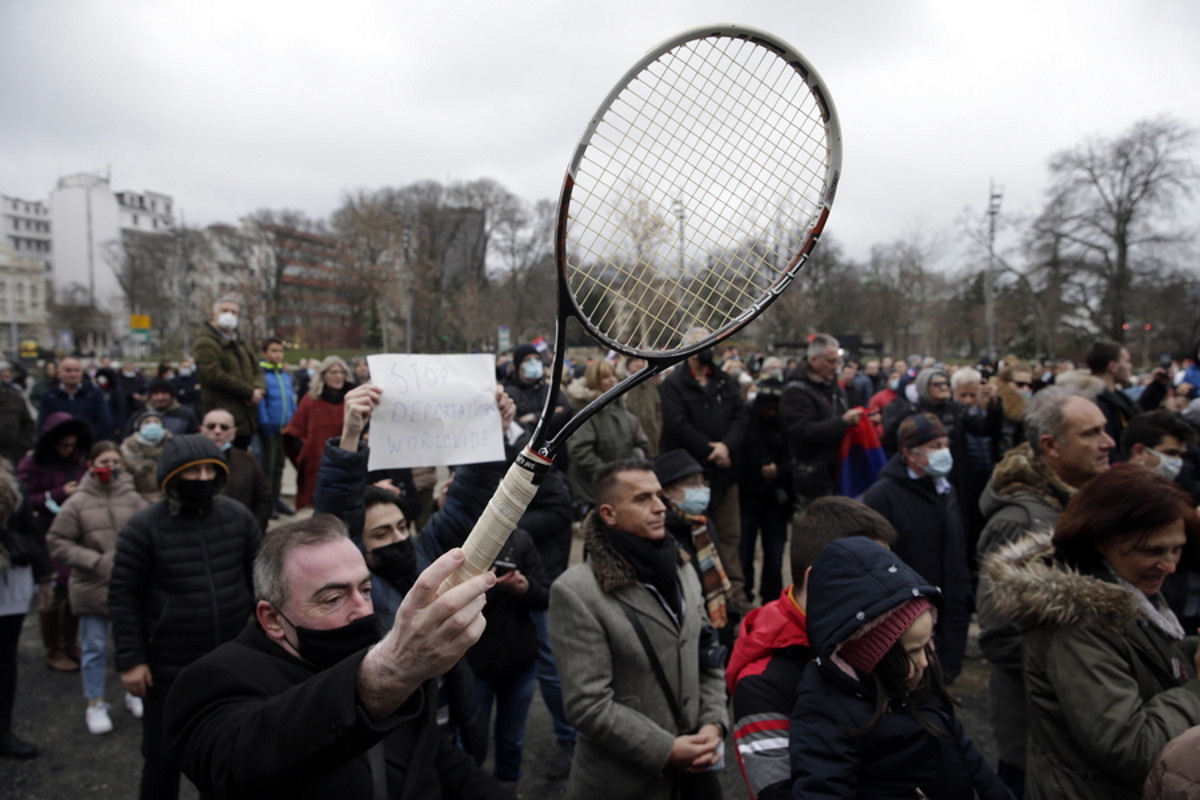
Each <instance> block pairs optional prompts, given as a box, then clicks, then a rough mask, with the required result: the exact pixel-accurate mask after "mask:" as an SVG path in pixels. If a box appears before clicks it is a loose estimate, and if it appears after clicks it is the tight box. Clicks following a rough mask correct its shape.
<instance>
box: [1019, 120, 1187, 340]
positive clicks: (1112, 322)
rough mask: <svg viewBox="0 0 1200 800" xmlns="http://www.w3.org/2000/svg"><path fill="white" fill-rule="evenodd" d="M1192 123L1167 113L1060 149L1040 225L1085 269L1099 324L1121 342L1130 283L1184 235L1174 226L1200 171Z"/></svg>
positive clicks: (1040, 232)
mask: <svg viewBox="0 0 1200 800" xmlns="http://www.w3.org/2000/svg"><path fill="white" fill-rule="evenodd" d="M1195 138H1196V132H1195V131H1194V130H1193V129H1190V128H1187V127H1185V126H1184V125H1183V124H1182V123H1180V122H1178V121H1176V120H1172V119H1169V118H1166V117H1163V118H1159V119H1156V120H1145V121H1142V122H1138V123H1136V124H1135V125H1134V126H1133V127H1132V128H1131V129H1130V130H1129V131H1127V132H1126V133H1124V134H1122V135H1121V136H1119V137H1117V138H1115V139H1092V140H1088V141H1086V142H1084V143H1083V144H1081V145H1079V146H1078V147H1075V148H1073V149H1070V150H1065V151H1063V152H1061V153H1058V154H1057V155H1055V156H1054V157H1053V158H1052V159H1051V161H1050V174H1051V186H1050V192H1049V199H1048V201H1047V203H1046V207H1045V210H1044V211H1043V212H1042V214H1041V216H1040V218H1039V219H1038V220H1037V223H1036V231H1037V234H1038V236H1039V238H1040V239H1043V240H1047V239H1048V240H1051V241H1052V247H1053V248H1054V250H1055V251H1056V252H1057V253H1058V254H1059V255H1060V257H1063V258H1067V259H1071V260H1074V261H1075V262H1076V263H1078V264H1080V265H1081V266H1082V267H1083V272H1082V273H1081V277H1083V276H1086V278H1087V281H1086V286H1081V287H1080V288H1083V290H1084V291H1086V292H1088V294H1089V295H1090V296H1089V297H1087V298H1086V300H1087V301H1088V302H1085V303H1084V304H1082V307H1083V308H1090V309H1093V312H1094V313H1093V320H1094V322H1095V323H1096V326H1097V328H1098V329H1099V330H1101V331H1103V332H1104V334H1105V335H1107V336H1109V337H1111V338H1112V339H1115V340H1117V341H1124V338H1125V328H1124V327H1123V326H1124V324H1125V323H1126V322H1127V321H1128V302H1129V296H1130V289H1131V288H1132V286H1133V284H1134V278H1135V276H1136V275H1139V274H1141V273H1142V272H1144V271H1145V270H1147V269H1148V268H1149V267H1150V265H1151V264H1152V262H1153V260H1154V253H1155V251H1156V250H1158V249H1161V248H1163V247H1165V246H1169V245H1176V244H1179V243H1180V242H1181V241H1184V240H1185V239H1186V238H1187V233H1186V232H1184V231H1182V230H1180V229H1172V228H1171V224H1172V223H1173V222H1174V220H1175V217H1176V215H1177V213H1178V211H1179V208H1180V204H1181V201H1182V200H1184V199H1186V198H1189V197H1191V193H1192V190H1193V188H1194V186H1195V183H1196V180H1197V177H1198V175H1200V173H1198V172H1197V168H1196V164H1195V162H1193V161H1192V160H1191V159H1190V158H1188V157H1187V156H1186V153H1187V151H1188V150H1189V149H1190V148H1191V146H1192V144H1193V143H1194V141H1195Z"/></svg>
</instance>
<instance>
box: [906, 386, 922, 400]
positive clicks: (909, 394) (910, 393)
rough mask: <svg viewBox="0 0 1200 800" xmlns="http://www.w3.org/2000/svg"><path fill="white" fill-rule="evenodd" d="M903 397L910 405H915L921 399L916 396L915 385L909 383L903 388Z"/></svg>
mask: <svg viewBox="0 0 1200 800" xmlns="http://www.w3.org/2000/svg"><path fill="white" fill-rule="evenodd" d="M904 397H905V399H906V400H908V402H910V403H916V402H917V401H918V400H920V399H921V396H920V395H918V394H917V385H916V384H915V383H910V384H909V385H908V386H905V387H904Z"/></svg>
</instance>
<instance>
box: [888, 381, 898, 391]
mask: <svg viewBox="0 0 1200 800" xmlns="http://www.w3.org/2000/svg"><path fill="white" fill-rule="evenodd" d="M888 388H889V389H891V390H892V391H893V392H894V391H896V390H897V389H899V388H900V379H899V378H893V379H892V380H890V381H888Z"/></svg>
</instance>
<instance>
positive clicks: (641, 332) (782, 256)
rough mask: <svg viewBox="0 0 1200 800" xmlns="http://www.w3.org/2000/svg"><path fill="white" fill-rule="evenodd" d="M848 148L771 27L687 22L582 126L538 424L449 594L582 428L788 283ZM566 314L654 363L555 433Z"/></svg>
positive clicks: (801, 65)
mask: <svg viewBox="0 0 1200 800" xmlns="http://www.w3.org/2000/svg"><path fill="white" fill-rule="evenodd" d="M841 155H842V137H841V131H840V127H839V124H838V118H837V114H836V112H835V110H834V107H833V102H832V100H831V99H830V96H829V92H828V90H826V88H825V85H824V83H823V82H822V81H821V79H820V77H819V76H818V75H817V72H816V70H814V69H813V68H812V66H811V65H810V64H809V63H808V61H807V60H805V58H804V57H803V56H801V55H800V54H799V53H798V52H796V51H795V50H794V49H793V48H792V47H791V46H789V45H788V44H787V43H785V42H783V41H781V40H780V39H777V38H776V37H774V36H772V35H771V34H768V33H765V32H763V31H759V30H755V29H753V28H748V27H744V26H741V25H721V26H713V27H706V28H697V29H694V30H690V31H686V32H684V33H681V34H679V35H677V36H675V37H673V38H671V39H668V40H667V41H665V42H663V43H661V44H660V45H658V46H657V47H655V48H654V49H653V50H651V51H650V52H649V53H647V54H646V55H645V56H644V57H643V58H642V59H641V60H640V61H639V62H638V63H637V64H635V65H634V66H633V68H632V69H630V70H629V71H628V72H627V73H626V74H625V76H624V77H623V78H621V80H620V81H619V82H618V83H617V85H616V86H615V87H614V88H613V90H612V91H611V92H610V93H609V95H608V97H606V98H605V99H604V102H603V103H601V104H600V108H599V110H597V112H596V113H595V115H594V116H593V118H592V121H591V122H590V123H589V124H588V126H587V128H586V129H585V130H584V133H583V136H582V138H581V139H580V140H579V144H578V146H577V147H576V149H575V154H574V157H573V158H572V159H571V164H570V166H569V167H568V169H567V174H566V178H565V179H564V181H563V188H562V194H561V196H560V198H559V202H558V223H557V228H556V236H555V257H556V262H557V267H558V317H557V322H556V328H555V351H554V361H553V366H552V368H551V371H550V380H549V385H548V389H549V390H548V392H547V397H546V403H545V406H544V408H543V411H542V415H541V419H540V422H539V423H538V425H537V428H536V429H535V430H534V433H533V435H532V437H531V440H530V442H529V445H528V447H527V448H526V449H525V450H524V451H523V452H522V453H521V455H519V456H518V457H517V459H516V461H515V462H514V463H513V465H512V467H511V468H510V469H509V471H508V473H507V474H506V475H505V477H504V479H503V480H502V481H501V483H500V486H499V487H498V488H497V490H496V493H495V494H494V495H493V497H492V499H491V500H490V501H489V503H488V505H487V507H486V509H485V511H484V513H483V514H482V515H481V517H480V519H479V521H478V523H477V524H476V525H475V528H474V529H473V530H472V531H471V534H470V536H469V537H468V538H467V540H466V542H465V543H464V545H463V549H464V550H465V553H466V562H465V563H464V564H463V565H462V566H461V567H460V568H459V569H458V571H457V572H455V573H454V575H452V576H451V577H450V578H448V579H447V580H446V583H445V584H443V586H442V589H443V590H445V589H447V588H449V587H451V586H454V585H456V584H458V583H461V582H462V581H464V580H467V579H468V578H470V577H472V576H474V575H478V574H480V573H482V572H484V571H485V570H487V569H488V568H489V566H490V565H491V564H492V562H493V560H494V559H495V558H496V556H497V554H498V553H499V552H500V550H501V548H502V547H503V546H504V543H505V542H506V541H507V539H508V536H509V534H510V533H511V532H512V530H513V528H515V527H516V525H517V521H518V520H519V519H520V518H521V516H522V515H523V514H524V513H525V509H526V507H528V505H529V503H530V501H531V500H532V499H533V496H534V494H535V493H536V492H537V487H538V484H539V483H540V482H541V478H542V477H543V476H544V475H545V473H546V471H547V470H549V469H550V466H551V464H552V462H553V460H554V457H555V455H556V453H557V452H558V451H559V449H560V448H561V447H562V446H563V443H564V442H565V441H566V440H567V438H568V437H570V436H571V434H572V433H573V432H574V431H575V430H577V429H578V428H579V426H580V425H582V424H583V423H584V422H585V421H587V420H588V419H589V418H590V417H591V416H592V415H593V414H595V413H596V412H597V411H599V410H600V409H601V408H603V407H604V406H606V405H608V404H609V403H611V402H612V401H613V400H615V399H617V398H618V397H620V396H621V395H622V394H624V393H625V392H627V391H629V390H630V389H632V388H633V387H634V386H636V385H638V384H639V383H641V382H643V381H646V380H649V379H650V378H652V377H653V376H655V375H657V374H659V373H661V372H662V371H663V370H665V369H667V368H668V367H670V366H671V365H673V364H676V363H678V362H680V361H682V360H683V359H685V358H687V357H688V356H690V355H692V354H694V353H697V352H699V351H701V350H703V349H705V348H708V347H711V346H713V345H714V344H716V343H717V342H720V341H721V340H723V339H725V338H727V337H728V336H731V335H732V334H733V333H735V332H736V331H738V330H740V329H741V328H742V327H744V326H745V325H746V324H747V323H749V322H750V321H751V320H753V319H754V318H755V317H757V316H758V315H759V314H761V313H762V312H763V310H764V309H765V308H766V307H767V306H769V305H770V304H771V302H772V301H774V300H775V298H777V297H778V296H779V294H780V293H781V292H782V291H783V290H784V289H785V288H787V286H788V285H789V284H790V283H791V282H792V279H793V278H794V277H795V275H796V273H797V271H799V269H800V268H801V267H802V266H803V264H804V262H805V260H806V259H807V258H808V255H809V253H811V252H812V249H813V247H814V246H815V245H816V243H817V239H818V238H819V237H820V235H821V231H822V230H823V228H824V227H825V221H826V219H827V217H828V216H829V209H830V206H831V205H832V203H833V197H834V193H835V191H836V189H837V185H838V179H839V175H840V172H841ZM570 317H574V318H575V319H576V320H577V321H578V322H579V323H580V325H582V326H583V328H584V330H586V331H587V332H588V334H589V335H590V336H591V337H592V338H594V339H595V340H596V341H597V342H598V343H599V344H601V345H602V346H604V347H607V348H610V349H612V350H615V351H617V352H618V353H622V354H624V355H626V356H638V357H641V358H644V359H646V361H647V363H648V366H647V367H646V368H645V369H643V370H641V371H639V372H637V373H634V374H633V375H630V376H628V377H626V378H625V379H624V380H622V381H621V382H620V383H619V384H617V385H616V386H614V387H613V388H612V389H610V390H608V391H607V392H605V393H604V394H603V395H601V396H600V397H598V398H596V399H595V400H594V401H593V402H592V403H591V404H590V405H588V406H587V407H586V408H584V409H582V410H580V411H579V412H577V413H576V414H575V416H573V417H572V418H571V419H570V420H569V421H568V422H567V423H566V424H565V425H564V426H563V427H562V428H561V429H560V430H558V431H553V432H551V431H548V430H547V427H548V421H549V419H550V417H551V415H552V412H553V408H554V400H555V397H556V395H557V391H556V390H557V388H558V386H559V383H560V381H561V377H562V369H563V357H564V356H563V350H564V347H563V342H564V341H565V331H566V324H567V320H568V318H570Z"/></svg>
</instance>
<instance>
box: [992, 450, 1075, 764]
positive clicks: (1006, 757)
mask: <svg viewBox="0 0 1200 800" xmlns="http://www.w3.org/2000/svg"><path fill="white" fill-rule="evenodd" d="M1074 492H1075V490H1074V489H1073V488H1072V487H1070V486H1068V485H1067V484H1066V483H1063V481H1062V480H1061V479H1060V478H1059V477H1058V476H1057V475H1056V474H1055V473H1054V471H1053V470H1051V469H1050V468H1049V467H1047V466H1046V465H1045V464H1044V463H1042V461H1041V459H1039V458H1037V457H1036V456H1035V455H1034V454H1033V450H1032V448H1030V446H1029V444H1028V443H1025V444H1021V445H1019V446H1017V447H1014V448H1013V449H1012V450H1010V451H1009V452H1008V455H1006V456H1005V457H1004V459H1003V460H1002V461H1001V462H1000V463H999V464H998V465H997V466H996V469H995V471H994V472H993V473H992V480H991V482H990V483H989V484H988V486H987V488H986V489H984V491H983V496H982V497H980V499H979V509H980V511H982V512H983V515H984V516H985V517H986V518H987V524H986V525H985V526H984V528H983V532H982V533H981V534H980V537H979V548H978V554H979V558H980V560H981V561H982V560H984V559H986V558H987V556H988V554H989V553H991V552H993V551H995V550H998V549H999V548H1001V547H1002V546H1004V545H1005V544H1008V543H1011V542H1014V541H1016V540H1018V539H1020V538H1021V537H1022V536H1024V535H1025V533H1027V532H1028V531H1049V530H1051V529H1052V528H1053V527H1054V523H1055V522H1056V521H1057V520H1058V516H1059V514H1061V513H1062V512H1063V509H1064V508H1066V507H1067V501H1068V500H1069V499H1070V498H1071V495H1072V494H1073V493H1074ZM977 599H978V609H979V628H980V634H979V648H980V650H981V651H982V652H983V656H984V658H986V659H987V661H988V664H990V665H991V671H990V674H989V675H988V711H989V714H990V716H991V722H992V730H993V732H994V733H995V736H996V748H997V749H998V750H999V752H1000V760H1002V761H1004V762H1006V763H1008V764H1012V765H1013V766H1015V767H1018V768H1020V769H1024V765H1025V729H1026V725H1027V723H1026V712H1025V687H1024V678H1023V672H1022V655H1021V631H1020V630H1019V629H1018V628H1017V626H1016V625H1014V624H1013V623H1012V621H1011V620H1007V619H1005V618H1004V616H1003V615H1002V614H1000V613H998V612H997V611H996V610H995V608H994V607H993V603H992V598H991V589H990V586H989V583H988V577H987V575H986V574H981V575H980V578H979V593H978V598H977Z"/></svg>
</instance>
